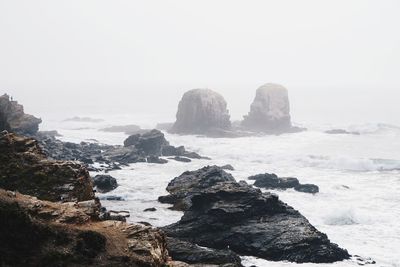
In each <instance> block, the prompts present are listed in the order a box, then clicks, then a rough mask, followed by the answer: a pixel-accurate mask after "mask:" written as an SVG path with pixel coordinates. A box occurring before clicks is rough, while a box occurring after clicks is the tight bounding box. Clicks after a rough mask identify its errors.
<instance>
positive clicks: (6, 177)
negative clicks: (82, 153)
mask: <svg viewBox="0 0 400 267" xmlns="http://www.w3.org/2000/svg"><path fill="white" fill-rule="evenodd" d="M0 151H1V153H0V187H1V188H4V189H7V190H18V191H19V192H21V193H24V194H29V195H33V196H36V197H38V198H39V199H43V200H51V201H60V200H62V201H84V200H90V199H93V198H94V193H93V183H92V180H91V178H90V176H89V173H88V171H87V170H86V169H85V168H84V166H82V165H81V164H78V163H74V162H65V161H54V160H49V159H47V158H46V155H45V154H44V152H43V150H42V149H41V148H40V146H39V145H38V142H37V141H36V140H34V139H31V138H27V137H22V136H19V135H16V134H13V133H8V134H3V135H1V136H0Z"/></svg>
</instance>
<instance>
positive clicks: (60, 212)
mask: <svg viewBox="0 0 400 267" xmlns="http://www.w3.org/2000/svg"><path fill="white" fill-rule="evenodd" d="M0 242H1V246H0V265H1V266H134V267H135V266H136V267H158V266H160V267H161V266H165V265H166V264H167V259H168V252H167V249H166V241H165V237H164V234H163V233H162V232H161V231H159V230H157V229H153V228H151V227H148V226H142V225H131V224H126V223H124V222H117V221H100V220H99V219H98V218H97V216H96V213H93V210H91V209H87V208H85V204H84V203H76V204H74V203H54V202H48V201H40V200H38V199H37V198H35V197H32V196H27V195H21V194H19V193H14V192H11V191H5V190H2V189H0Z"/></svg>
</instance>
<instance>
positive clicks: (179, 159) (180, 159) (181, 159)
mask: <svg viewBox="0 0 400 267" xmlns="http://www.w3.org/2000/svg"><path fill="white" fill-rule="evenodd" d="M170 159H173V160H176V161H180V162H186V163H187V162H191V161H192V160H191V159H189V158H186V157H179V156H176V157H174V158H170Z"/></svg>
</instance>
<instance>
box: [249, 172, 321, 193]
mask: <svg viewBox="0 0 400 267" xmlns="http://www.w3.org/2000/svg"><path fill="white" fill-rule="evenodd" d="M248 179H249V180H254V181H255V182H254V186H257V187H261V188H266V189H280V190H286V189H289V188H293V189H294V190H296V191H299V192H303V193H312V194H315V193H318V192H319V188H318V186H317V185H314V184H301V183H300V182H299V179H297V178H293V177H278V176H277V175H276V174H275V173H264V174H257V175H253V176H250V177H249V178H248Z"/></svg>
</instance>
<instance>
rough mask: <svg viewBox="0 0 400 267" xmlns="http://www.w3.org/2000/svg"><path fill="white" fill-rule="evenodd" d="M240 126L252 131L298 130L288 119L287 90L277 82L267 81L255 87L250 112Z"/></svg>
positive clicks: (278, 131) (279, 131)
mask: <svg viewBox="0 0 400 267" xmlns="http://www.w3.org/2000/svg"><path fill="white" fill-rule="evenodd" d="M242 126H243V127H244V128H246V129H249V130H252V131H260V132H267V133H282V132H291V131H296V130H300V129H298V128H293V127H292V123H291V121H290V106H289V97H288V91H287V89H286V88H285V87H283V86H282V85H279V84H273V83H267V84H265V85H263V86H261V87H260V88H258V89H257V92H256V97H255V99H254V101H253V103H252V104H251V107H250V112H249V114H248V115H247V116H245V117H244V120H243V121H242Z"/></svg>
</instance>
